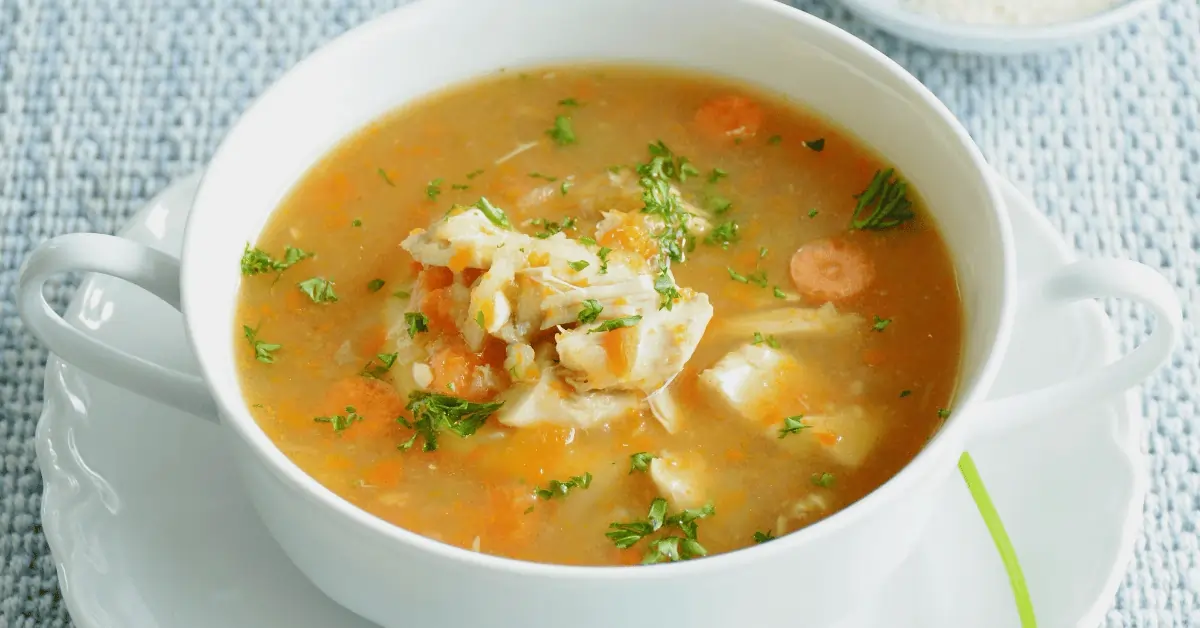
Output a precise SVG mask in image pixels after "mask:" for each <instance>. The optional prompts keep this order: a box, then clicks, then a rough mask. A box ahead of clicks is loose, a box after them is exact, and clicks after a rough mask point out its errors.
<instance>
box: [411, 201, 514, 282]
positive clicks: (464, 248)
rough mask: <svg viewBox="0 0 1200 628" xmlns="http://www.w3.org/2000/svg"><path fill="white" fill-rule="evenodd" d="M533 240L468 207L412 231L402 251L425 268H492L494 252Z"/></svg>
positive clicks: (456, 269)
mask: <svg viewBox="0 0 1200 628" xmlns="http://www.w3.org/2000/svg"><path fill="white" fill-rule="evenodd" d="M531 240H533V238H532V237H530V236H527V235H525V234H522V233H517V232H515V231H511V230H508V229H505V228H503V227H499V226H497V225H495V224H493V223H492V221H491V220H489V219H488V217H487V216H486V215H484V213H483V211H481V210H480V209H478V208H475V207H471V208H469V209H466V210H465V211H462V212H460V213H457V214H451V215H449V216H447V217H446V218H443V219H442V220H439V221H437V222H435V223H434V224H433V225H431V226H430V227H429V229H418V230H415V231H413V233H412V234H410V235H409V236H408V237H407V238H405V239H404V241H403V242H401V243H400V246H401V248H403V249H404V250H406V251H408V252H409V253H410V254H411V255H412V256H413V259H415V260H417V261H418V262H420V263H422V264H425V265H427V266H447V267H449V268H450V269H451V270H455V271H458V270H462V269H463V268H484V269H486V268H491V266H492V259H493V258H494V257H495V255H496V251H497V250H499V249H500V248H503V247H513V248H521V247H524V246H526V245H528V244H529V242H530V241H531Z"/></svg>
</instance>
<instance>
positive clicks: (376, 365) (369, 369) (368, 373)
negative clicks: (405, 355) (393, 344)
mask: <svg viewBox="0 0 1200 628" xmlns="http://www.w3.org/2000/svg"><path fill="white" fill-rule="evenodd" d="M398 357H400V354H399V353H380V354H379V355H376V356H375V357H374V358H373V359H372V360H371V361H370V362H367V365H366V366H364V367H363V370H362V372H361V373H359V374H360V375H362V376H363V377H370V378H374V379H383V376H384V375H386V374H387V372H388V371H390V370H391V369H392V365H394V364H395V363H396V358H398Z"/></svg>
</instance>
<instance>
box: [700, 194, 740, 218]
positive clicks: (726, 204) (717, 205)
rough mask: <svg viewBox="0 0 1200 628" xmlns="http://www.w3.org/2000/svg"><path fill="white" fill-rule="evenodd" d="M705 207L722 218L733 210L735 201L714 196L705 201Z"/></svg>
mask: <svg viewBox="0 0 1200 628" xmlns="http://www.w3.org/2000/svg"><path fill="white" fill-rule="evenodd" d="M704 207H705V208H706V209H708V210H709V211H711V212H713V213H714V214H717V215H718V216H720V215H721V214H724V213H725V212H728V211H729V210H731V209H733V201H731V200H729V199H727V198H725V197H724V196H719V195H717V194H712V195H709V196H708V197H706V198H705V199H704Z"/></svg>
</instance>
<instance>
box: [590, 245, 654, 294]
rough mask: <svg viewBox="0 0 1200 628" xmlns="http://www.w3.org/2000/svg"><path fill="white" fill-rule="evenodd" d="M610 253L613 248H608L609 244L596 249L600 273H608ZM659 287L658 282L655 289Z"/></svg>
mask: <svg viewBox="0 0 1200 628" xmlns="http://www.w3.org/2000/svg"><path fill="white" fill-rule="evenodd" d="M609 253H612V249H610V248H608V247H607V246H602V247H600V250H599V251H596V257H599V258H600V274H601V275H607V274H608V254H609ZM657 289H658V288H657V284H656V287H655V290H657Z"/></svg>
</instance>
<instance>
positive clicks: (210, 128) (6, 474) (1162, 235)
mask: <svg viewBox="0 0 1200 628" xmlns="http://www.w3.org/2000/svg"><path fill="white" fill-rule="evenodd" d="M596 1H602V0H596ZM794 3H795V4H796V5H797V6H799V7H800V8H802V9H804V10H806V11H809V12H812V13H815V14H817V15H819V16H821V17H823V18H825V19H828V20H830V21H832V22H834V23H836V24H838V25H840V26H843V27H845V28H847V29H849V30H850V31H852V32H854V33H855V34H857V35H859V36H860V37H863V38H864V39H866V40H867V41H869V42H871V43H872V44H873V45H875V46H876V47H878V48H880V49H882V50H883V51H885V52H886V53H888V54H889V55H891V56H892V57H893V58H894V59H896V60H897V61H898V62H899V63H900V64H902V65H903V66H905V67H906V68H908V69H909V70H910V71H912V72H913V73H914V74H915V75H916V76H917V77H918V78H920V79H921V80H922V81H923V82H924V83H925V84H926V85H928V86H929V87H930V88H931V89H932V90H933V91H934V92H935V93H936V94H937V95H938V96H939V97H940V98H941V99H942V100H944V101H945V102H946V104H947V105H948V106H949V107H950V109H951V110H953V111H954V112H955V113H956V114H957V115H958V116H959V118H960V119H961V120H962V121H963V123H964V124H965V125H966V127H967V129H968V130H969V131H970V132H971V135H972V136H973V137H974V138H975V140H976V141H977V142H978V143H979V145H980V146H981V148H982V149H983V152H984V154H985V155H987V157H988V159H990V160H991V162H992V163H993V164H994V165H995V166H996V168H997V169H998V170H999V171H1000V172H1001V173H1002V174H1004V175H1005V176H1007V177H1009V178H1010V179H1012V180H1013V181H1014V182H1015V183H1016V184H1017V185H1018V187H1020V188H1022V189H1023V190H1025V191H1026V192H1028V193H1030V194H1031V195H1032V196H1033V198H1034V199H1036V201H1037V203H1038V206H1039V207H1041V208H1042V209H1043V211H1045V212H1046V214H1047V215H1048V216H1049V217H1050V220H1051V221H1052V222H1053V223H1054V225H1055V226H1056V227H1057V228H1058V229H1060V230H1061V231H1062V232H1063V233H1065V234H1067V236H1068V237H1069V239H1070V241H1071V242H1072V243H1073V244H1074V246H1075V247H1076V248H1077V249H1079V250H1080V251H1081V252H1082V253H1083V254H1085V255H1092V256H1101V255H1104V256H1120V257H1129V258H1133V259H1136V260H1140V261H1142V262H1145V263H1148V264H1150V265H1153V266H1155V267H1159V268H1161V269H1162V270H1163V272H1164V273H1165V274H1166V275H1167V276H1168V277H1170V278H1171V279H1172V281H1174V282H1175V284H1176V285H1177V286H1178V287H1179V290H1180V292H1181V295H1182V296H1183V299H1184V302H1185V317H1186V318H1187V323H1186V326H1185V339H1184V343H1183V347H1182V349H1181V350H1180V351H1178V352H1177V353H1176V355H1175V357H1174V359H1173V361H1172V364H1171V365H1170V367H1169V368H1167V369H1164V370H1163V371H1162V372H1160V373H1159V375H1158V376H1157V377H1155V378H1154V379H1153V380H1152V381H1150V382H1148V383H1147V384H1146V386H1145V387H1144V395H1145V396H1144V401H1143V404H1142V411H1143V412H1144V414H1145V417H1146V423H1147V433H1148V439H1147V443H1146V446H1147V448H1148V450H1149V452H1150V469H1149V472H1150V474H1151V478H1152V479H1151V484H1150V486H1151V492H1150V495H1149V497H1148V499H1147V501H1146V508H1145V526H1144V532H1143V534H1142V535H1141V537H1140V538H1139V539H1138V542H1137V555H1136V559H1135V562H1134V563H1133V564H1132V565H1131V566H1130V570H1129V573H1128V575H1127V577H1126V578H1125V581H1124V583H1123V585H1122V587H1121V590H1120V593H1119V594H1118V595H1117V597H1116V599H1114V600H1113V608H1112V609H1111V610H1110V611H1109V613H1108V615H1107V624H1108V625H1109V626H1200V599H1198V598H1200V593H1198V592H1200V533H1198V527H1200V504H1198V501H1197V500H1198V498H1200V455H1198V453H1200V422H1198V421H1197V417H1196V400H1195V399H1196V397H1195V396H1196V386H1197V381H1198V379H1200V377H1198V376H1200V353H1198V352H1197V346H1196V338H1195V327H1194V322H1193V321H1194V317H1195V316H1196V315H1197V309H1196V305H1197V304H1198V303H1200V288H1198V285H1200V268H1198V263H1197V258H1198V256H1200V254H1198V251H1200V230H1198V224H1197V223H1198V221H1200V218H1198V217H1200V4H1198V3H1197V0H1165V1H1164V3H1163V5H1162V7H1161V9H1160V10H1158V11H1157V12H1156V13H1155V14H1153V15H1152V16H1150V17H1148V18H1147V19H1144V20H1142V21H1140V22H1138V23H1137V24H1133V25H1129V26H1127V27H1123V28H1121V29H1120V30H1119V31H1118V32H1116V33H1114V34H1110V35H1106V36H1104V37H1102V38H1100V39H1097V40H1095V41H1094V42H1090V43H1088V44H1086V45H1084V46H1083V47H1081V48H1078V49H1075V50H1071V51H1066V52H1055V53H1050V54H1046V55H1043V56H1028V57H1017V58H1010V59H991V58H978V57H972V56H964V55H955V54H946V53H938V52H932V51H929V50H925V49H922V48H918V47H915V46H912V45H909V44H906V43H903V42H901V41H898V40H896V39H894V38H892V37H889V36H886V35H883V34H881V33H879V32H878V31H874V30H872V29H870V28H868V27H866V26H864V25H863V24H862V23H861V22H858V21H856V20H854V19H852V18H851V17H850V16H849V15H848V14H847V13H846V11H845V10H844V9H842V8H840V7H839V6H836V5H834V6H831V5H828V4H824V3H820V2H810V1H805V0H797V1H796V2H794ZM396 4H397V3H396V2H395V1H392V2H385V1H382V0H357V1H354V0H221V1H216V0H79V1H75V2H72V1H68V0H41V1H39V0H0V627H9V626H11V627H14V628H18V627H20V628H29V627H34V626H36V627H43V626H66V625H69V619H68V617H67V613H66V610H65V607H64V605H63V602H62V600H61V598H60V596H59V593H58V586H57V579H56V576H55V569H54V561H53V559H52V558H51V556H50V554H49V550H48V549H47V547H46V543H45V540H44V539H43V537H42V535H41V533H40V527H39V521H38V513H39V509H40V507H41V498H40V495H41V490H42V487H41V481H40V479H39V477H38V473H37V468H36V463H35V460H34V447H33V434H34V426H35V423H36V421H37V417H38V414H39V413H40V411H41V405H42V401H41V389H42V374H43V368H44V365H45V360H46V353H45V352H44V351H43V350H42V348H41V347H40V346H39V345H38V343H37V342H36V341H35V340H34V339H33V338H32V337H31V336H30V335H29V334H28V333H27V332H26V331H25V330H24V329H23V328H22V325H21V322H20V320H19V319H18V318H17V314H16V308H15V307H14V305H13V300H14V293H13V287H14V285H15V282H16V277H17V269H18V267H19V265H20V263H21V260H23V259H24V258H25V256H26V255H28V253H29V252H30V250H32V249H33V247H34V246H36V245H37V244H38V243H39V242H41V241H43V240H45V239H46V238H49V237H51V236H54V235H58V234H61V233H67V232H72V231H101V232H109V233H111V232H113V231H115V230H116V229H117V228H118V227H119V226H120V225H121V224H122V223H123V222H124V221H125V220H126V218H127V217H128V216H129V215H130V214H131V213H132V212H133V211H134V210H136V209H137V208H138V207H139V206H141V205H142V204H143V203H144V202H145V201H146V200H147V199H149V198H150V197H151V196H152V195H153V194H154V193H155V192H157V191H158V190H160V189H162V188H163V187H164V186H165V185H166V184H167V183H168V182H169V181H171V180H172V179H174V178H176V177H179V176H181V175H183V174H186V173H189V172H191V171H193V170H195V169H196V168H198V167H200V166H201V165H202V164H203V163H204V161H205V160H206V159H207V158H208V156H209V155H210V154H211V153H212V151H213V150H214V148H215V147H216V143H217V142H218V140H219V139H220V137H221V135H222V133H224V132H225V130H226V129H228V128H229V126H230V125H231V124H232V122H233V121H234V120H235V118H236V116H237V115H238V114H239V113H240V112H241V111H242V110H243V109H244V108H245V107H246V105H247V104H248V102H249V100H250V99H251V98H252V97H253V96H255V95H256V94H258V93H259V92H261V91H262V90H263V89H264V88H265V87H266V86H267V85H269V84H270V82H271V81H272V80H274V79H275V78H276V77H278V76H279V75H280V74H281V73H282V72H283V71H284V70H286V69H287V67H289V66H290V65H291V64H292V63H294V62H295V61H296V60H298V59H299V58H301V57H302V56H303V55H304V54H305V53H307V52H309V51H310V50H312V49H314V48H315V47H317V46H318V45H320V44H321V43H322V42H324V41H326V40H328V39H329V38H331V37H333V36H334V35H337V34H338V33H340V32H342V31H344V30H345V29H347V28H349V27H351V26H353V25H355V24H357V23H359V22H361V21H363V20H365V19H367V18H369V17H371V16H372V15H375V14H377V13H379V12H381V11H383V10H386V9H388V8H391V7H392V6H395V5H396ZM448 45H450V44H449V43H448ZM70 286H71V284H70V282H69V281H67V282H64V283H59V284H55V285H54V286H52V287H51V289H50V290H49V296H50V297H52V299H53V301H54V302H56V303H57V304H58V305H60V306H61V305H63V304H65V302H66V299H67V298H68V297H69V296H70V289H69V288H70ZM1109 312H1110V314H1112V315H1113V317H1114V318H1115V319H1116V320H1117V321H1118V323H1119V325H1120V329H1121V331H1122V339H1123V343H1124V346H1125V348H1126V349H1128V348H1129V347H1131V346H1134V345H1135V344H1136V343H1137V342H1138V341H1139V340H1141V339H1142V338H1144V337H1145V336H1146V334H1147V332H1148V330H1149V326H1150V321H1149V320H1148V319H1147V316H1146V313H1145V312H1144V311H1143V310H1142V309H1141V308H1137V307H1130V306H1127V305H1125V304H1115V305H1113V306H1111V307H1110V309H1109ZM130 628H140V627H130ZM1053 628H1058V627H1053Z"/></svg>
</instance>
